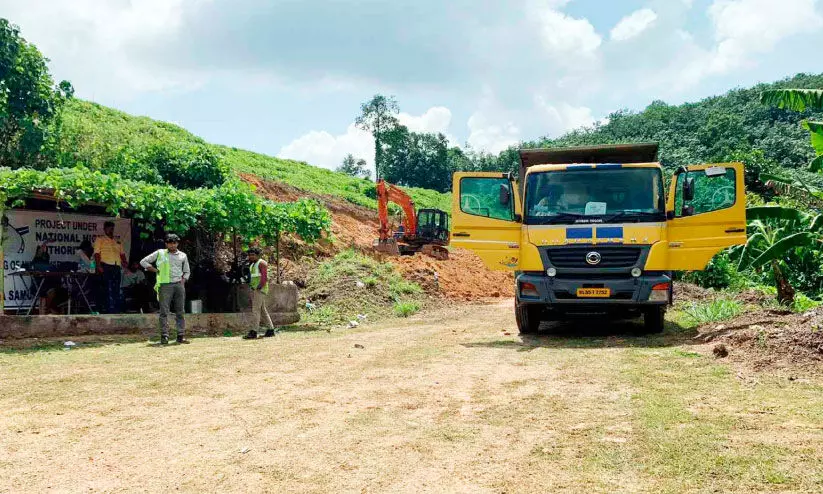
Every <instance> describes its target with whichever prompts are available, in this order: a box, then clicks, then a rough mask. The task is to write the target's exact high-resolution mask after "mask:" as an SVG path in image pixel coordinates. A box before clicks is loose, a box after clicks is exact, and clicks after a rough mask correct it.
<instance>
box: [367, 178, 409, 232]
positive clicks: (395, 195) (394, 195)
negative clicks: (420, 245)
mask: <svg viewBox="0 0 823 494" xmlns="http://www.w3.org/2000/svg"><path fill="white" fill-rule="evenodd" d="M389 201H391V202H393V203H395V204H397V205H398V206H400V207H401V208H403V229H404V230H405V232H404V234H405V235H415V234H416V233H417V212H416V210H415V209H414V201H413V200H412V198H411V197H409V195H408V194H406V193H405V192H403V190H402V189H400V188H399V187H397V186H394V185H392V184H387V183H386V182H385V181H383V180H382V179H381V180H378V181H377V214H378V217H379V218H380V240H381V241H386V240H388V239H389V238H390V237H391V231H390V229H389Z"/></svg>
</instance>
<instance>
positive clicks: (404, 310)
mask: <svg viewBox="0 0 823 494" xmlns="http://www.w3.org/2000/svg"><path fill="white" fill-rule="evenodd" d="M419 310H420V302H415V301H409V302H401V301H399V300H398V301H397V302H395V303H394V313H395V315H396V316H398V317H409V316H412V315H414V314H417V312H418V311H419Z"/></svg>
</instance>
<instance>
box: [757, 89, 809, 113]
mask: <svg viewBox="0 0 823 494" xmlns="http://www.w3.org/2000/svg"><path fill="white" fill-rule="evenodd" d="M760 102H761V103H763V104H764V105H769V106H776V107H777V108H785V109H787V110H794V111H805V110H806V108H810V109H813V110H823V89H771V90H768V91H763V92H762V93H760Z"/></svg>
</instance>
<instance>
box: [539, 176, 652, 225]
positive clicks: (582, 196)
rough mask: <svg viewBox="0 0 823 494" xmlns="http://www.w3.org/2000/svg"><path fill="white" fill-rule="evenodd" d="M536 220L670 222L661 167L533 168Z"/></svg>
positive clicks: (560, 222) (571, 222)
mask: <svg viewBox="0 0 823 494" xmlns="http://www.w3.org/2000/svg"><path fill="white" fill-rule="evenodd" d="M525 206H526V207H525V211H526V217H525V218H524V223H526V224H531V225H547V224H573V223H608V222H616V223H624V222H653V221H664V220H665V218H666V214H665V199H664V196H663V177H662V173H661V171H660V169H659V168H611V169H602V168H597V169H595V168H591V169H582V170H559V171H550V172H539V173H531V174H529V176H528V179H527V180H526V197H525Z"/></svg>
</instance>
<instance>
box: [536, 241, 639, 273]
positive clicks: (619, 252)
mask: <svg viewBox="0 0 823 494" xmlns="http://www.w3.org/2000/svg"><path fill="white" fill-rule="evenodd" d="M590 252H597V253H598V254H600V262H599V263H597V264H589V263H588V262H586V255H588V254H589V253H590ZM548 255H549V261H551V263H552V265H554V266H555V267H557V268H593V269H597V268H630V267H632V266H634V265H635V264H637V260H638V259H639V258H640V247H601V246H594V245H593V246H590V247H568V248H554V249H548Z"/></svg>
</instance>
